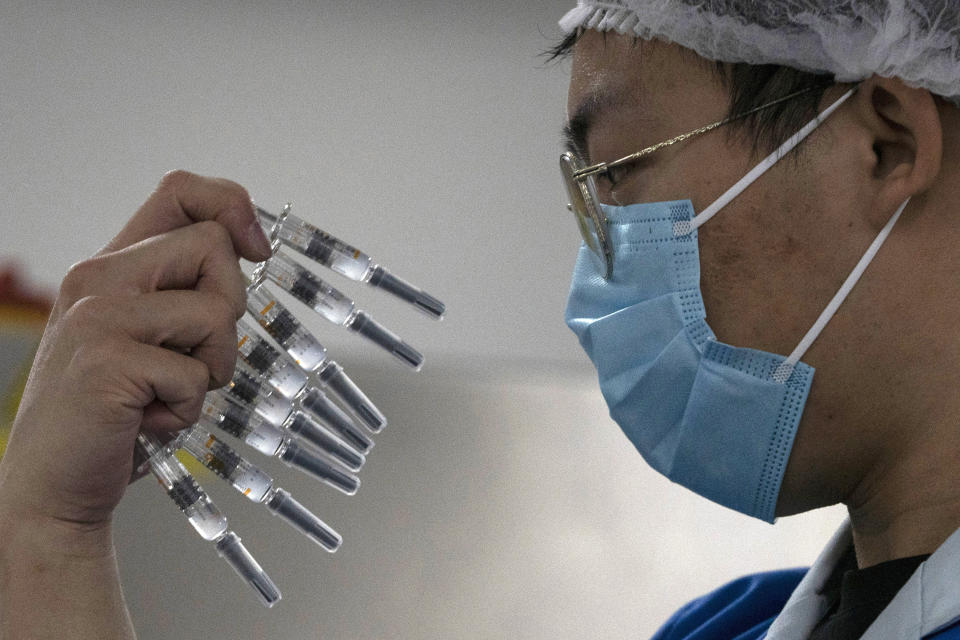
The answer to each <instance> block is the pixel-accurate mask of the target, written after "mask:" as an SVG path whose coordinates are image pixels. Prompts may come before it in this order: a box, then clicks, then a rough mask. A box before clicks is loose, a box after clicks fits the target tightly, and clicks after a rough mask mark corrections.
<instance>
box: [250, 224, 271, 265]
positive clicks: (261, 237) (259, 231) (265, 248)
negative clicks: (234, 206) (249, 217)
mask: <svg viewBox="0 0 960 640" xmlns="http://www.w3.org/2000/svg"><path fill="white" fill-rule="evenodd" d="M247 237H249V238H250V244H251V245H253V248H254V249H256V250H257V253H259V254H260V255H261V256H263V257H264V258H267V257H269V256H270V253H271V251H270V241H269V240H268V239H267V236H266V234H265V233H264V232H263V227H261V226H260V223H259V222H257V221H254V222H252V223H250V226H249V227H247Z"/></svg>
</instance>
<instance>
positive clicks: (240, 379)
mask: <svg viewBox="0 0 960 640" xmlns="http://www.w3.org/2000/svg"><path fill="white" fill-rule="evenodd" d="M225 389H227V391H228V392H229V393H230V394H231V395H233V396H234V397H235V398H237V399H239V400H241V401H243V402H245V403H247V404H248V405H250V406H251V407H252V408H253V409H254V410H255V411H256V412H257V413H259V414H260V415H261V416H262V417H264V418H265V419H266V420H267V421H268V422H269V423H270V424H272V425H274V426H276V427H280V426H282V425H283V424H284V423H286V422H287V420H288V418H289V417H290V415H291V413H292V412H293V411H294V409H295V407H303V408H304V409H306V410H307V411H308V412H309V413H310V414H311V415H312V416H314V417H316V419H317V420H319V421H320V422H321V423H323V424H324V425H326V426H327V427H329V428H330V429H332V430H333V431H335V432H336V433H337V435H339V436H340V437H341V438H343V439H344V441H345V442H347V443H348V444H349V445H350V446H352V447H353V448H354V449H356V450H357V451H358V452H360V453H364V454H365V453H367V452H368V451H370V449H371V448H373V440H371V439H370V438H369V437H368V436H367V434H365V433H364V432H363V431H362V430H360V428H358V427H357V425H355V424H354V423H353V420H351V419H350V417H349V416H348V415H347V414H345V413H344V412H343V411H342V410H341V409H340V407H338V406H337V405H335V404H334V403H333V402H332V401H331V400H330V399H329V398H327V396H326V395H325V394H324V393H323V392H322V391H320V390H319V389H316V388H312V387H309V388H307V389H305V390H304V391H302V392H301V393H300V394H299V395H298V396H297V397H296V399H295V400H296V404H294V403H291V402H290V401H289V400H287V399H285V398H283V397H282V396H280V394H279V392H277V391H276V390H275V389H274V388H273V387H272V386H270V381H269V379H263V378H261V377H260V375H259V374H258V373H257V371H256V370H255V369H253V368H252V367H251V366H250V365H248V364H247V363H246V362H244V361H243V360H242V359H240V360H237V365H236V369H235V370H234V376H233V380H231V381H230V382H229V383H228V384H227V386H226V387H225Z"/></svg>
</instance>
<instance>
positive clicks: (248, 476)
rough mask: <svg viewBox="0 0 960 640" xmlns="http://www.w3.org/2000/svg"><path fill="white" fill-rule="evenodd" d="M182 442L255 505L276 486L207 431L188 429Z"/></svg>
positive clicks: (188, 449) (182, 444)
mask: <svg viewBox="0 0 960 640" xmlns="http://www.w3.org/2000/svg"><path fill="white" fill-rule="evenodd" d="M179 443H180V445H181V446H182V447H183V448H184V449H186V450H187V452H188V453H189V454H190V455H192V456H193V457H194V458H196V459H197V460H199V461H200V462H201V463H202V464H203V465H204V466H205V467H207V468H208V469H210V470H211V471H213V472H214V473H215V474H217V475H218V476H220V477H221V478H223V479H224V480H226V481H227V482H229V483H230V484H231V485H232V486H233V488H234V489H236V490H237V491H239V492H240V493H242V494H243V495H244V496H246V497H247V498H249V499H250V500H253V501H254V502H262V501H263V499H264V497H265V496H266V495H267V492H268V491H270V489H271V488H272V487H273V478H271V477H270V476H269V475H267V474H266V473H264V472H263V471H261V470H260V469H258V468H257V467H255V466H253V465H252V464H250V463H249V462H248V461H247V460H245V459H244V458H243V457H242V456H241V455H240V454H239V453H237V452H236V451H234V450H233V449H232V448H231V447H230V446H229V445H228V444H226V443H224V442H221V441H220V440H217V439H216V438H215V437H213V436H212V435H210V434H209V433H207V432H205V431H204V430H203V429H200V428H198V427H192V428H190V429H188V430H187V431H186V432H184V433H182V434H181V436H180V437H179Z"/></svg>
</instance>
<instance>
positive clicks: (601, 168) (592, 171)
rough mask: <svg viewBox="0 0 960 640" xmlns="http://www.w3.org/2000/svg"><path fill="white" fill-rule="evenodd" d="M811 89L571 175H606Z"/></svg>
mask: <svg viewBox="0 0 960 640" xmlns="http://www.w3.org/2000/svg"><path fill="white" fill-rule="evenodd" d="M813 89H814V87H805V88H803V89H800V90H799V91H794V92H793V93H791V94H788V95H785V96H783V97H782V98H777V99H776V100H774V101H772V102H768V103H766V104H762V105H760V106H759V107H754V108H753V109H749V110H748V111H744V112H743V113H738V114H736V115H734V116H730V117H729V118H724V119H723V120H718V121H717V122H714V123H712V124H708V125H706V126H704V127H700V128H699V129H694V130H693V131H690V132H688V133H683V134H680V135H679V136H676V137H674V138H670V139H669V140H664V141H663V142H658V143H657V144H655V145H653V146H652V147H647V148H646V149H641V150H640V151H637V152H636V153H631V154H630V155H628V156H624V157H623V158H620V159H618V160H614V161H613V162H601V163H599V164H595V165H591V166H589V167H585V168H583V169H580V170H579V171H575V172H574V173H573V177H574V178H575V179H580V178H586V177H588V176H595V175H598V174H601V173H606V172H607V171H608V170H609V169H612V168H614V167H619V166H620V165H624V164H627V163H630V162H634V161H636V160H639V159H640V158H642V157H644V156H646V155H650V154H651V153H653V152H654V151H659V150H660V149H662V148H664V147H669V146H670V145H673V144H677V143H678V142H683V141H684V140H687V139H688V138H692V137H694V136H698V135H700V134H702V133H706V132H708V131H712V130H713V129H716V128H717V127H722V126H723V125H725V124H730V123H731V122H735V121H737V120H742V119H743V118H747V117H749V116H752V115H753V114H755V113H757V112H758V111H762V110H764V109H769V108H770V107H775V106H777V105H778V104H781V103H783V102H786V101H787V100H792V99H793V98H796V97H797V96H800V95H803V94H804V93H808V92H810V91H813Z"/></svg>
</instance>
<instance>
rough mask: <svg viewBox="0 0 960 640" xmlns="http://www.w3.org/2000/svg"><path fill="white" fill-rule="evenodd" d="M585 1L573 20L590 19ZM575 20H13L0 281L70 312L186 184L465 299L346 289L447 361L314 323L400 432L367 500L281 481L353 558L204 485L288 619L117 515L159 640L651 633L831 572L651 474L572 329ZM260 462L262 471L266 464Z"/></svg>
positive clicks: (283, 7)
mask: <svg viewBox="0 0 960 640" xmlns="http://www.w3.org/2000/svg"><path fill="white" fill-rule="evenodd" d="M569 4H572V3H569ZM567 8H568V3H566V2H547V1H545V0H530V1H527V2H520V3H516V2H483V3H473V4H467V3H441V2H427V1H423V0H420V1H397V2H390V3H375V2H353V3H349V4H347V3H343V4H341V5H337V6H326V5H325V4H321V3H311V2H299V3H294V2H271V3H263V2H259V3H254V2H231V3H223V2H220V3H215V2H208V3H203V5H202V6H200V5H199V3H196V4H195V3H186V2H169V3H149V4H147V3H142V4H139V3H121V2H92V3H86V4H84V5H83V6H72V5H69V4H65V3H54V2H46V3H26V2H9V1H7V2H4V3H2V4H0V60H2V61H3V64H2V65H0V148H2V149H3V150H4V153H3V154H2V157H0V193H2V194H3V198H4V209H3V213H2V214H0V215H2V216H3V223H4V224H3V227H2V231H0V256H2V257H10V258H14V259H16V260H17V261H18V262H20V263H21V264H24V265H25V266H27V267H29V271H30V273H31V275H32V277H33V279H34V280H35V281H38V282H39V283H41V284H45V285H47V286H48V287H50V288H51V289H53V288H55V287H56V285H57V283H58V282H59V280H60V278H62V275H63V273H64V272H65V271H66V269H67V268H68V267H69V265H70V264H71V263H73V262H75V261H77V260H80V259H82V258H83V257H84V256H87V255H89V254H91V253H93V252H94V251H96V250H97V249H98V248H99V247H100V246H101V245H102V244H104V243H105V242H106V241H107V240H108V239H109V238H110V236H111V235H112V234H113V233H115V232H116V230H117V229H118V228H119V227H120V226H121V225H122V223H123V221H124V220H125V219H126V218H128V217H129V216H130V215H131V213H132V212H133V211H134V210H135V209H136V207H137V206H138V205H139V204H140V203H141V202H142V201H143V200H144V199H145V198H146V196H147V195H148V194H149V193H150V191H151V189H152V188H153V186H154V185H155V184H156V182H157V181H158V180H159V178H160V176H161V175H162V174H163V173H164V172H165V171H167V170H170V169H174V168H185V169H189V170H192V171H196V172H199V173H204V174H210V175H220V176H225V177H230V178H232V179H234V180H237V181H238V182H240V183H242V184H243V185H245V186H246V187H247V188H248V189H249V190H250V192H251V193H252V194H253V196H254V198H255V199H256V200H257V201H258V203H260V204H262V205H263V206H266V207H267V208H272V209H274V210H276V209H278V208H279V206H280V205H281V204H282V203H283V202H285V201H287V200H291V201H293V202H294V206H295V212H297V213H299V214H300V215H301V216H302V217H305V218H307V219H309V220H311V221H314V222H315V223H317V224H319V225H321V226H322V227H324V228H325V229H327V230H328V231H331V232H333V233H335V234H336V235H339V236H340V237H342V238H344V239H346V240H349V241H351V242H353V243H354V244H357V245H358V246H360V247H361V248H362V249H364V250H366V251H367V252H368V253H370V254H372V255H373V256H375V257H376V258H377V259H379V260H380V261H382V262H383V263H385V264H386V265H387V266H389V267H390V268H392V269H393V270H394V271H396V272H397V273H399V274H401V275H403V276H404V277H407V278H409V279H410V280H413V281H415V282H417V283H420V284H421V285H423V286H424V287H425V288H427V289H428V290H430V291H431V292H432V293H434V294H435V295H437V296H439V297H441V298H442V299H444V300H445V301H446V302H447V304H448V307H449V309H450V312H449V315H448V318H447V319H446V320H445V321H443V322H442V323H435V322H432V321H430V320H428V319H426V318H425V317H423V316H420V315H418V314H416V313H415V312H412V311H410V310H408V309H406V308H403V307H402V306H401V305H399V304H395V303H393V302H392V301H391V300H390V299H388V298H387V297H386V296H384V295H381V294H378V293H376V292H374V291H371V290H366V289H363V288H361V287H359V286H356V285H354V284H353V283H349V282H347V281H344V280H343V279H335V277H334V278H331V279H332V280H333V281H334V284H337V285H342V288H343V290H344V291H345V292H346V293H348V294H349V295H351V296H354V297H356V298H357V299H358V301H359V302H360V303H361V306H363V307H365V308H367V309H369V310H371V311H372V312H373V313H374V314H375V315H376V316H377V317H378V318H380V319H381V320H384V321H385V323H386V324H388V325H389V326H390V327H391V328H393V329H394V330H396V331H397V332H398V333H400V334H401V335H403V336H404V337H405V338H407V340H408V341H410V342H411V343H413V344H414V345H417V346H418V347H420V348H421V349H422V350H423V351H425V352H426V354H427V356H428V360H427V366H426V367H425V369H424V371H423V372H421V373H419V374H416V373H412V372H408V371H406V370H404V368H403V367H402V366H400V365H399V364H395V363H394V362H393V361H391V360H390V359H389V358H388V357H387V356H381V355H380V354H379V353H374V352H372V351H371V350H370V349H368V348H366V347H364V345H362V344H360V342H359V340H358V339H357V338H355V337H353V336H351V335H347V334H346V332H343V331H341V330H336V329H335V328H333V327H330V326H329V325H325V324H324V323H323V322H322V321H321V320H311V322H310V323H309V326H310V327H311V328H312V329H313V330H314V331H315V332H316V333H317V335H318V336H319V337H320V338H321V339H322V340H323V341H324V342H325V343H326V344H327V345H328V347H329V348H330V350H331V352H332V353H333V355H334V357H335V358H336V359H337V360H338V361H340V362H342V363H343V364H344V365H345V366H346V367H347V369H348V371H349V372H350V373H351V375H352V376H353V377H354V378H355V379H356V380H358V381H359V382H360V383H361V386H363V387H364V389H366V390H367V391H368V393H369V395H370V396H371V397H372V398H373V399H374V400H375V401H376V402H377V403H378V404H379V405H380V407H381V408H382V409H383V410H384V411H385V412H386V413H387V415H388V417H389V418H390V420H391V424H390V425H389V426H388V427H387V430H386V431H385V432H384V433H383V435H382V436H380V437H378V438H377V441H378V444H377V446H376V448H375V449H374V450H373V452H372V454H371V456H370V459H369V462H368V464H367V466H366V467H365V468H364V470H363V472H362V473H361V478H362V480H363V483H364V484H363V487H362V488H361V490H360V492H359V493H358V494H357V495H356V496H354V497H349V498H348V497H346V496H342V495H340V494H337V493H336V492H334V491H332V490H329V489H327V488H326V487H323V486H322V485H319V484H317V483H315V482H313V481H312V480H310V479H309V478H305V477H298V476H297V474H295V473H294V472H292V471H291V470H290V469H288V468H286V467H284V466H282V465H275V464H273V461H261V460H257V462H258V463H260V462H262V466H263V467H264V468H265V469H267V470H269V471H271V472H273V473H275V476H276V477H277V478H278V481H279V484H280V485H281V486H284V487H286V488H288V489H289V490H290V491H291V492H293V494H294V495H295V496H296V497H298V498H299V499H300V500H301V501H302V502H304V503H306V504H307V505H308V506H310V507H312V508H313V509H314V510H315V511H316V512H317V513H318V514H319V515H320V516H321V517H322V518H324V519H325V520H326V521H327V522H328V523H330V524H331V525H332V526H334V527H335V528H336V529H338V530H339V531H340V533H341V534H343V536H344V539H345V543H344V546H343V548H342V549H341V550H340V551H339V552H338V553H337V554H335V555H329V554H326V553H324V552H323V551H322V550H320V549H319V548H317V547H313V546H311V545H310V544H309V543H308V542H307V541H306V540H305V539H304V538H302V537H300V536H299V535H298V534H297V533H296V532H294V531H293V530H292V529H290V528H288V527H286V526H285V525H284V524H283V523H282V522H281V521H279V520H277V519H276V518H273V517H272V516H270V515H269V513H268V512H267V511H266V510H265V509H263V508H261V507H258V506H256V505H254V504H253V503H249V502H247V501H244V500H243V498H241V497H239V496H237V495H236V494H234V493H232V492H231V490H230V489H229V488H228V487H226V486H225V485H220V484H217V482H218V481H215V480H214V479H211V478H209V477H207V478H206V479H205V480H204V484H205V485H206V486H207V488H208V489H209V490H210V493H211V494H212V495H213V497H214V498H215V500H216V501H217V503H218V504H219V505H220V506H221V508H222V509H223V510H224V511H225V512H226V513H227V515H228V516H229V517H230V521H231V525H232V526H233V528H235V529H236V530H237V532H238V533H239V534H240V535H241V536H242V537H243V538H244V541H245V543H246V544H247V545H248V547H249V549H250V550H251V551H252V552H253V553H254V554H255V555H256V557H257V558H258V559H259V560H260V562H261V564H262V565H263V566H264V567H265V568H266V569H267V570H268V571H269V572H270V574H271V575H272V577H273V578H274V579H275V581H276V582H277V583H278V584H279V586H280V587H281V589H282V590H283V592H284V600H283V601H282V602H281V603H280V605H278V606H277V607H276V608H274V609H273V610H266V609H263V608H262V607H260V606H259V605H258V604H256V601H255V600H254V599H253V598H252V596H251V595H250V594H249V593H248V592H247V591H246V588H245V587H244V586H243V585H242V584H241V583H239V581H237V580H236V579H235V578H234V576H233V575H232V574H231V573H230V572H229V570H228V568H227V567H226V566H225V565H223V563H222V562H221V561H220V560H218V559H217V558H216V555H215V553H214V550H213V548H212V545H209V544H207V543H204V542H203V541H202V540H200V539H199V538H198V537H197V536H195V535H194V534H193V533H192V531H191V530H190V529H189V527H188V526H187V525H186V523H185V522H183V520H182V518H181V517H180V516H178V515H177V513H176V510H175V507H174V506H173V505H172V503H170V502H169V500H168V499H166V498H165V497H164V496H163V495H162V494H161V492H160V491H158V490H157V488H156V485H155V483H153V482H151V481H146V482H140V483H138V484H137V485H135V486H133V487H132V488H131V490H130V491H129V493H128V496H127V498H126V500H125V501H124V503H123V504H122V505H121V508H120V510H119V513H118V515H117V527H116V528H117V546H118V550H119V558H120V564H121V569H122V572H123V578H124V584H125V587H126V591H127V596H128V601H129V605H130V609H131V612H132V614H133V617H134V620H135V623H136V626H137V628H138V631H139V633H140V636H141V638H145V639H149V638H209V637H233V638H267V637H275V638H319V637H322V638H387V637H390V638H441V637H442V638H499V637H504V636H512V637H519V638H556V637H574V636H580V637H597V638H620V637H626V636H630V637H644V636H647V635H649V634H650V633H652V632H653V630H654V629H656V628H657V626H658V625H659V624H660V623H661V622H662V621H663V620H664V619H665V618H666V617H667V616H668V615H669V614H670V613H671V612H672V611H673V610H674V609H676V607H678V606H679V605H681V604H682V603H684V602H685V601H687V600H689V599H690V598H691V597H694V596H696V595H698V594H699V593H702V592H703V591H706V590H709V589H711V588H713V587H715V586H718V585H719V584H721V583H722V582H724V581H726V580H728V579H730V578H732V577H734V576H735V575H738V574H740V573H744V572H749V571H755V570H762V569H769V568H774V567H783V566H793V565H799V564H805V563H809V562H811V561H812V560H813V558H814V557H815V556H816V553H817V550H818V549H819V547H820V546H821V545H822V544H823V543H824V542H825V538H826V537H827V536H828V535H829V533H830V532H831V531H832V529H833V528H834V527H835V526H836V524H837V523H838V522H839V520H840V518H841V517H842V512H841V511H840V510H838V509H836V508H834V509H829V510H824V511H820V512H817V513H813V514H808V515H805V516H801V517H797V518H791V519H788V520H784V521H781V522H780V523H779V524H778V525H777V526H776V527H770V526H768V525H765V524H763V523H760V522H755V521H751V520H749V519H747V518H744V517H742V516H738V515H736V514H733V513H730V512H728V511H726V510H724V509H722V508H720V507H716V506H714V505H712V504H709V503H707V502H705V501H703V500H700V499H699V498H697V497H695V496H693V495H691V494H689V493H688V492H686V491H684V490H682V489H679V488H678V487H676V486H673V485H671V484H670V483H668V482H667V481H666V480H664V479H662V478H660V477H659V476H657V475H656V474H655V473H653V472H652V471H650V470H649V469H648V468H647V467H646V466H645V464H644V463H643V461H642V460H641V458H640V457H639V456H638V455H637V454H636V452H635V450H634V449H633V447H632V445H631V444H630V443H629V442H628V441H627V439H626V438H625V437H624V436H623V435H622V434H621V433H620V431H619V430H618V429H617V427H616V426H615V425H614V424H613V423H612V422H611V421H610V420H609V418H607V417H606V410H605V407H604V406H603V402H602V400H601V399H600V398H599V394H598V393H597V391H596V388H595V381H594V378H593V373H592V369H591V368H590V365H589V362H588V361H587V360H586V358H585V357H584V356H583V354H582V353H581V352H580V350H579V347H578V346H577V344H576V341H575V340H574V338H573V337H572V335H571V334H569V332H568V331H567V329H566V328H565V327H564V326H563V323H562V312H563V306H564V300H565V295H566V290H567V287H568V282H569V272H570V269H571V266H572V262H573V258H574V253H575V249H576V246H577V243H578V239H577V234H576V231H575V227H574V225H573V224H572V221H570V220H569V219H568V218H567V214H566V211H565V210H564V209H563V207H562V204H563V203H562V198H561V196H560V184H559V178H558V175H557V170H556V157H557V155H558V152H559V144H558V132H559V128H560V126H561V124H562V123H563V113H564V102H565V95H566V76H567V73H568V68H567V66H566V65H559V66H544V64H543V59H542V58H540V57H538V53H539V52H540V51H541V50H543V49H544V48H546V47H547V46H549V44H550V43H551V42H552V39H553V38H554V37H556V35H557V34H556V29H555V27H554V25H555V22H556V20H557V19H558V18H559V17H560V15H562V13H563V11H564V10H566V9H567ZM253 456H254V454H251V458H253Z"/></svg>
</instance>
